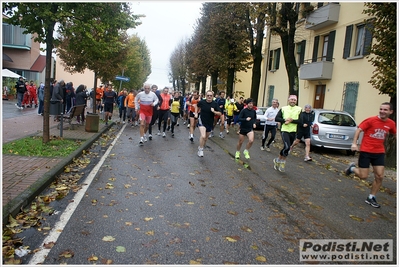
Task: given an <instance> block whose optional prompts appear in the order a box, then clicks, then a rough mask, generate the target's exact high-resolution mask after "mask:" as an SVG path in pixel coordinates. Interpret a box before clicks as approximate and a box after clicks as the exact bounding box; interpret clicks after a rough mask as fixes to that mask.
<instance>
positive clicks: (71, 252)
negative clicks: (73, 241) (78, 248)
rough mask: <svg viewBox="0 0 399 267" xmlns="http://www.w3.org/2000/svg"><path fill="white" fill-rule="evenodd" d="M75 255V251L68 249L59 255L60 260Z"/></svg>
mask: <svg viewBox="0 0 399 267" xmlns="http://www.w3.org/2000/svg"><path fill="white" fill-rule="evenodd" d="M74 255H75V254H74V253H73V251H72V250H69V249H67V250H65V251H63V252H61V253H60V254H59V256H60V258H61V257H64V258H72V257H73V256H74Z"/></svg>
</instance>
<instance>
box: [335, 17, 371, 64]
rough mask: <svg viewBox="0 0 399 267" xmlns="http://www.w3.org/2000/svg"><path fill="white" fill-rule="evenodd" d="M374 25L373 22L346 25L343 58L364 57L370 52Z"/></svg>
mask: <svg viewBox="0 0 399 267" xmlns="http://www.w3.org/2000/svg"><path fill="white" fill-rule="evenodd" d="M372 27H373V25H372V23H366V24H364V23H362V24H358V25H348V26H346V33H345V41H344V54H343V56H342V57H343V58H350V57H362V56H365V55H368V54H370V50H369V49H370V47H371V41H372V39H373V36H372V33H371V31H372ZM352 44H353V45H352ZM352 49H353V50H352Z"/></svg>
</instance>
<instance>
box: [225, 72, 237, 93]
mask: <svg viewBox="0 0 399 267" xmlns="http://www.w3.org/2000/svg"><path fill="white" fill-rule="evenodd" d="M235 73H236V69H235V68H228V69H227V84H226V96H232V95H233V85H234V78H235Z"/></svg>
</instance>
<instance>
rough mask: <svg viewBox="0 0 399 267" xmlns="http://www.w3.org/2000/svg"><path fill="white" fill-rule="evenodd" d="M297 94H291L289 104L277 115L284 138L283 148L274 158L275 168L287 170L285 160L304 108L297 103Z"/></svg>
mask: <svg viewBox="0 0 399 267" xmlns="http://www.w3.org/2000/svg"><path fill="white" fill-rule="evenodd" d="M296 102H297V96H296V95H290V96H289V98H288V105H287V106H284V107H282V108H281V109H280V110H279V111H278V113H277V116H276V121H277V122H281V139H282V140H283V149H281V151H280V154H279V156H278V158H275V159H273V163H274V169H275V170H279V171H280V172H285V161H286V159H287V157H288V154H289V152H290V147H291V144H292V143H293V142H294V140H295V135H296V131H297V124H298V122H299V114H300V113H301V111H302V109H301V108H300V107H298V106H297V105H296Z"/></svg>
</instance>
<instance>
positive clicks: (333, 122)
mask: <svg viewBox="0 0 399 267" xmlns="http://www.w3.org/2000/svg"><path fill="white" fill-rule="evenodd" d="M314 112H315V119H314V121H313V128H312V129H311V134H310V145H311V146H316V147H325V148H333V149H344V150H346V153H347V155H354V153H355V152H354V151H351V145H352V141H353V136H354V135H355V132H356V129H357V125H356V121H355V119H354V118H353V117H352V116H351V115H350V114H349V113H348V112H345V111H336V110H326V109H314ZM359 139H361V138H359ZM359 143H360V140H359Z"/></svg>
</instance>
